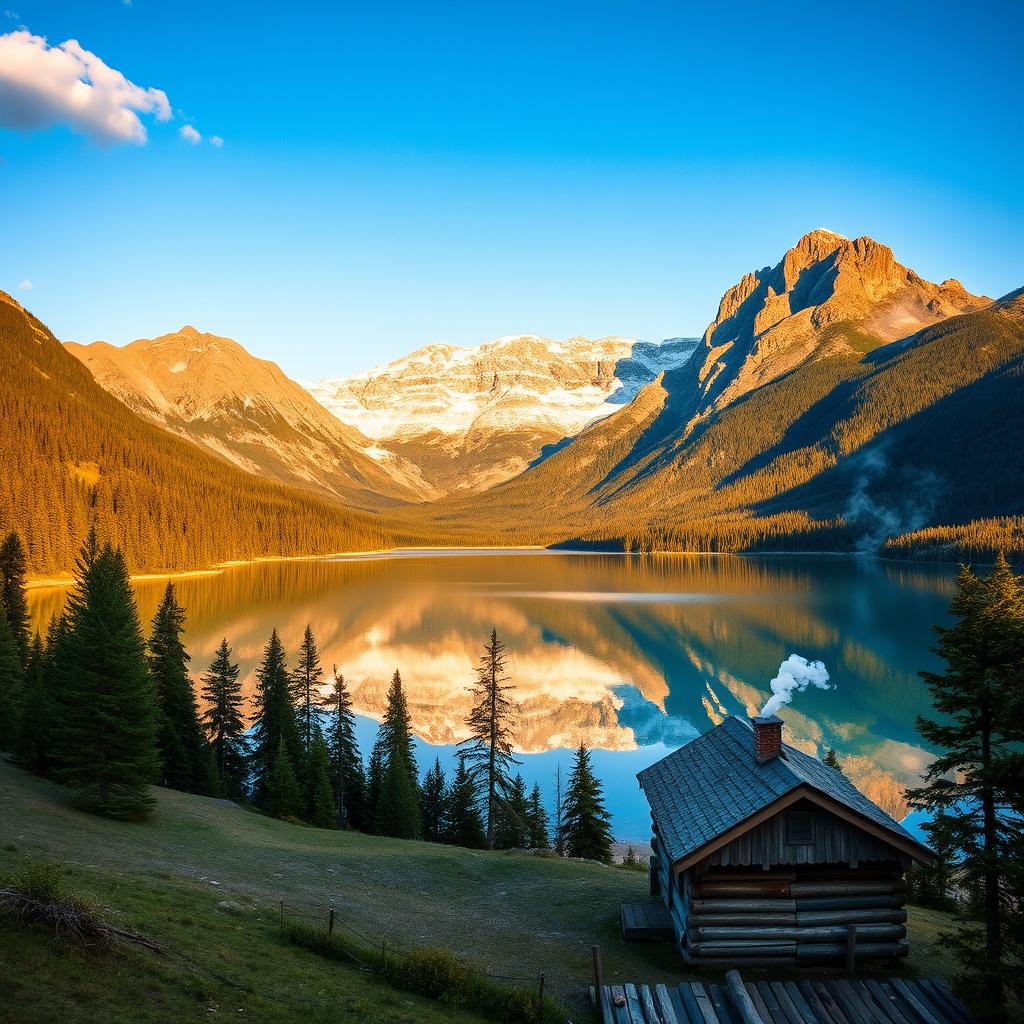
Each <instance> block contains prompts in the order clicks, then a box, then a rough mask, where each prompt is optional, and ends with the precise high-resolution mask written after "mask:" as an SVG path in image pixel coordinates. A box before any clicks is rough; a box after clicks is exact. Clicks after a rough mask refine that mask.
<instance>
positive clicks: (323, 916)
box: [278, 900, 546, 1002]
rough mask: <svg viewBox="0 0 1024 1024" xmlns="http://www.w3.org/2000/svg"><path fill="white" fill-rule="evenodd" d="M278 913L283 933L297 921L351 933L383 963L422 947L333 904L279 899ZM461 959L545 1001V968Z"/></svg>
mask: <svg viewBox="0 0 1024 1024" xmlns="http://www.w3.org/2000/svg"><path fill="white" fill-rule="evenodd" d="M278 912H279V915H280V929H281V931H282V932H283V931H284V930H285V927H286V926H287V925H288V924H290V923H292V922H295V921H298V922H300V923H301V924H303V925H305V926H306V927H308V928H314V929H317V930H322V931H323V933H324V935H325V936H326V937H327V938H328V939H332V938H333V937H334V936H335V934H338V933H348V934H349V935H351V936H354V937H355V938H356V939H358V940H359V941H360V942H361V943H362V944H363V945H364V946H365V948H366V949H367V950H374V951H376V950H378V949H379V950H380V951H381V959H382V960H383V961H384V962H386V961H387V958H388V956H396V957H408V956H410V955H412V954H413V953H415V952H416V951H417V948H423V947H411V946H407V945H405V944H404V943H401V942H396V941H395V940H394V939H393V938H391V937H390V936H383V935H376V936H372V935H369V934H367V931H366V930H365V928H361V927H357V926H356V925H355V924H353V923H352V922H351V921H350V920H346V919H345V918H343V917H342V916H341V915H340V914H339V913H338V911H337V908H336V907H333V906H329V907H327V908H326V909H324V910H312V909H309V908H304V907H296V906H292V905H291V904H289V903H285V901H284V900H280V901H278ZM346 952H347V953H348V955H349V956H350V957H351V958H352V959H353V960H354V961H356V962H357V963H358V964H359V965H360V966H361V967H363V968H364V969H366V970H371V969H372V967H371V965H370V964H367V963H365V962H364V961H361V960H360V959H359V957H358V956H356V955H355V954H353V953H351V952H350V951H348V950H346ZM460 962H461V963H462V966H463V967H464V969H465V970H467V971H468V972H470V973H471V974H474V975H476V976H477V977H479V978H487V979H488V980H490V981H503V982H509V983H512V984H520V985H536V986H538V989H539V992H540V996H541V1001H542V1002H543V996H544V988H545V980H546V978H545V972H544V971H538V972H537V973H536V974H502V973H498V972H496V971H486V970H482V969H480V968H479V967H476V966H474V965H473V964H471V963H466V962H465V961H461V960H460Z"/></svg>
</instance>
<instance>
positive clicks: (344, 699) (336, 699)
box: [324, 665, 380, 828]
mask: <svg viewBox="0 0 1024 1024" xmlns="http://www.w3.org/2000/svg"><path fill="white" fill-rule="evenodd" d="M324 709H325V711H326V714H327V750H328V754H329V756H330V770H331V787H332V789H333V791H334V803H335V808H336V811H337V817H338V824H339V825H341V826H342V827H344V828H362V827H363V826H364V825H365V824H366V803H367V796H366V778H365V776H364V773H363V759H362V757H361V756H360V754H359V743H358V741H357V740H356V719H355V715H354V714H353V712H352V696H351V694H350V693H349V692H348V687H347V686H346V685H345V677H344V676H342V675H341V674H340V673H339V672H338V666H337V665H335V666H334V674H333V679H332V683H331V689H330V692H329V693H328V694H327V696H326V697H325V698H324ZM379 781H380V780H379V779H378V784H379Z"/></svg>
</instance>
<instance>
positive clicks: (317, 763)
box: [305, 726, 338, 828]
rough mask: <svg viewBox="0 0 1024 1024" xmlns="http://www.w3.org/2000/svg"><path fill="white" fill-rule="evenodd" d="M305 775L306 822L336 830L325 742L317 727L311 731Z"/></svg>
mask: <svg viewBox="0 0 1024 1024" xmlns="http://www.w3.org/2000/svg"><path fill="white" fill-rule="evenodd" d="M306 775H307V781H306V814H305V818H306V821H308V822H309V823H310V825H313V826H315V827H316V828H337V827H338V812H337V808H336V807H335V804H334V790H333V789H332V788H331V768H330V761H329V758H328V756H327V741H326V740H325V739H324V736H323V733H322V732H321V731H320V727H319V726H316V727H315V728H314V730H313V745H312V746H311V747H310V749H309V767H308V769H307V772H306Z"/></svg>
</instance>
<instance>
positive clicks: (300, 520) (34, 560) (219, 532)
mask: <svg viewBox="0 0 1024 1024" xmlns="http://www.w3.org/2000/svg"><path fill="white" fill-rule="evenodd" d="M0 360H2V366H3V373H2V374H0V437H2V438H3V443H4V454H3V458H4V466H3V469H4V487H3V488H2V489H0V533H4V532H6V531H7V530H10V529H15V530H18V531H19V532H20V533H21V535H22V536H23V538H24V539H25V543H26V546H27V549H28V559H29V569H30V571H32V572H53V571H67V570H68V569H70V568H71V567H72V565H73V564H74V558H75V555H76V553H77V550H78V548H79V546H80V544H81V541H82V538H83V537H84V536H85V534H86V532H87V531H88V529H89V526H90V525H91V524H92V523H96V524H97V526H98V527H99V530H100V533H101V536H103V537H108V538H110V539H112V540H114V541H116V542H117V543H119V544H121V545H122V546H123V547H124V549H125V551H126V554H127V557H128V561H129V564H130V566H131V567H132V568H133V569H188V568H197V567H204V566H209V565H211V564H212V563H215V562H219V561H223V560H227V559H232V558H242V559H245V558H254V557H258V556H267V555H298V554H308V553H315V552H330V551H339V550H349V549H365V548H377V547H381V546H386V545H390V544H394V543H403V542H408V541H409V540H410V539H411V537H410V536H409V535H406V536H404V537H399V536H398V535H396V534H395V532H394V531H393V530H392V529H391V527H390V526H389V524H388V523H387V522H386V521H385V520H383V519H381V518H379V517H377V516H374V515H372V514H370V513H364V512H356V511H352V510H349V509H345V508H343V507H342V506H341V505H339V504H337V503H336V502H328V501H326V500H323V499H320V498H317V497H315V496H313V495H310V494H309V493H308V492H304V491H299V490H296V489H294V488H290V487H286V486H283V485H280V484H276V483H273V482H270V481H266V480H261V479H259V478H258V477H255V476H253V475H251V474H249V473H246V472H243V471H242V470H240V469H236V468H235V467H233V466H231V465H228V464H227V463H226V462H224V461H223V460H222V459H219V458H216V457H214V456H213V455H210V454H207V453H206V452H204V451H202V450H201V449H199V448H197V447H196V446H195V445H194V444H192V443H190V442H188V441H185V440H182V439H181V438H179V437H175V436H174V435H173V434H170V433H168V432H167V431H165V430H163V429H161V428H159V427H157V426H154V425H153V424H151V423H149V422H147V421H145V420H143V419H142V418H140V417H139V416H138V415H136V414H135V413H134V412H132V411H131V410H130V409H128V408H127V407H126V406H125V405H123V404H122V403H121V402H119V401H118V400H117V399H116V398H114V397H113V396H112V395H110V394H108V393H107V392H106V391H104V390H103V388H101V387H100V386H99V385H98V384H97V383H96V381H95V380H94V379H93V378H92V375H91V374H90V373H89V371H88V370H87V369H86V367H85V366H83V365H82V364H81V363H80V362H79V361H78V360H77V359H75V358H74V357H73V356H72V355H71V354H70V353H69V352H67V351H66V350H65V349H64V347H63V346H62V345H61V344H60V343H59V342H58V341H57V339H56V338H55V337H54V336H53V335H52V334H51V333H50V331H49V330H47V328H46V327H45V326H44V325H43V324H42V323H41V322H40V321H39V320H37V319H36V318H35V317H34V316H32V315H31V314H30V313H29V312H27V311H26V310H25V309H24V308H22V306H21V305H20V304H19V303H17V302H16V301H15V300H14V299H13V298H11V297H10V296H9V295H7V294H6V293H3V292H0Z"/></svg>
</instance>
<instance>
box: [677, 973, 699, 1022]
mask: <svg viewBox="0 0 1024 1024" xmlns="http://www.w3.org/2000/svg"><path fill="white" fill-rule="evenodd" d="M679 998H680V999H681V1000H682V1001H683V1006H684V1007H685V1008H686V1019H687V1020H688V1021H689V1024H705V1021H704V1013H703V1012H702V1011H701V1008H700V1007H699V1006H698V1005H697V997H696V996H695V995H694V994H693V989H692V988H691V987H690V983H689V982H688V981H684V982H683V983H682V984H681V985H680V986H679Z"/></svg>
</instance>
